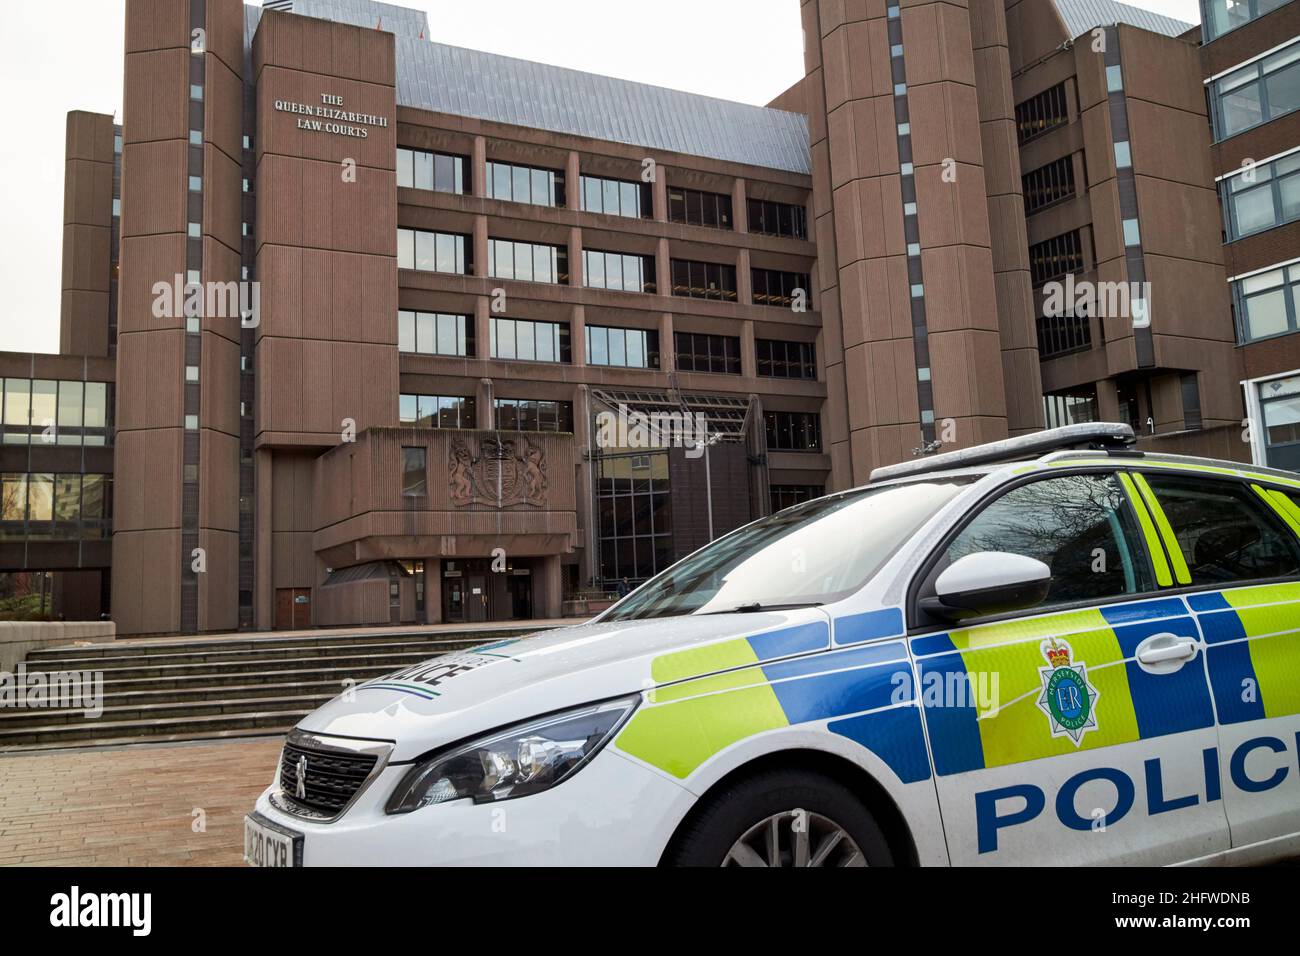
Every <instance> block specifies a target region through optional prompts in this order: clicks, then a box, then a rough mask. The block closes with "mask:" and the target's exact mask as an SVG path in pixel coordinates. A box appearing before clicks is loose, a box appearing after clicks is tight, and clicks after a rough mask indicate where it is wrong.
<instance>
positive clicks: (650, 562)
mask: <svg viewBox="0 0 1300 956" xmlns="http://www.w3.org/2000/svg"><path fill="white" fill-rule="evenodd" d="M596 504H597V508H598V517H597V527H598V528H599V533H600V576H601V578H602V579H603V580H604V582H605V584H606V586H613V585H616V584H617V583H618V582H620V581H622V580H623V579H624V578H627V579H628V581H629V582H631V583H638V582H641V581H644V580H646V579H647V578H650V577H653V576H654V575H656V574H658V573H659V572H660V571H663V570H664V569H665V568H667V567H668V566H669V565H671V564H672V563H673V509H672V498H671V495H670V494H669V479H668V453H667V452H665V451H653V452H650V453H648V454H634V455H633V454H629V455H610V456H606V457H602V458H601V459H600V464H599V471H598V473H597V487H596Z"/></svg>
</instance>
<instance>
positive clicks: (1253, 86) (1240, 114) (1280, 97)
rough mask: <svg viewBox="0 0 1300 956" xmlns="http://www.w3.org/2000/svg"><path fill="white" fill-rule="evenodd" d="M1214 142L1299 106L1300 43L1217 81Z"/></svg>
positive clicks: (1212, 95) (1213, 102)
mask: <svg viewBox="0 0 1300 956" xmlns="http://www.w3.org/2000/svg"><path fill="white" fill-rule="evenodd" d="M1210 103H1211V105H1212V107H1213V110H1214V134H1215V139H1220V140H1221V139H1227V138H1228V137H1229V136H1235V135H1236V134H1237V133H1240V132H1242V131H1243V130H1248V129H1250V128H1251V127H1254V126H1259V125H1260V124H1261V123H1267V122H1268V121H1269V120H1272V119H1276V118H1277V117H1279V116H1282V115H1284V114H1286V113H1290V112H1291V111H1292V110H1293V109H1295V108H1296V107H1297V106H1300V43H1293V44H1291V45H1290V46H1288V47H1287V48H1286V49H1284V50H1279V51H1278V52H1277V53H1274V54H1273V55H1271V56H1266V57H1264V58H1263V59H1262V60H1258V61H1256V62H1255V63H1252V64H1250V65H1249V66H1244V67H1242V68H1241V69H1240V70H1234V71H1233V72H1231V73H1229V74H1228V75H1227V76H1224V77H1221V78H1220V79H1218V80H1215V81H1214V83H1213V85H1212V86H1211V87H1210Z"/></svg>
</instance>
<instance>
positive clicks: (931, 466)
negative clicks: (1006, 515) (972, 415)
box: [871, 422, 1137, 483]
mask: <svg viewBox="0 0 1300 956" xmlns="http://www.w3.org/2000/svg"><path fill="white" fill-rule="evenodd" d="M1136 442H1137V436H1136V435H1135V434H1134V433H1133V429H1132V428H1131V427H1130V426H1128V425H1122V424H1119V423H1116V422H1084V423H1081V424H1078V425H1065V426H1063V427H1061V428H1049V429H1047V430H1046V431H1041V432H1034V433H1033V434H1030V435H1020V436H1018V437H1016V438H1008V439H1005V440H1004V441H995V442H990V443H989V444H987V445H976V446H975V447H973V448H963V449H961V450H960V451H950V452H947V453H946V454H943V455H932V456H930V457H927V458H920V459H918V460H916V461H905V462H902V463H901V464H897V465H886V466H884V467H882V468H876V469H874V470H873V471H872V472H871V482H872V483H874V482H877V481H888V480H890V479H892V478H904V477H907V476H908V475H922V474H926V473H927V472H931V471H944V470H948V469H952V468H971V467H975V466H977V465H994V464H1000V463H1003V462H1012V461H1024V460H1027V459H1034V458H1039V457H1041V456H1043V455H1047V454H1051V453H1052V452H1058V451H1065V450H1067V449H1075V450H1091V451H1112V450H1114V451H1122V450H1129V449H1131V448H1132V446H1133V445H1134V444H1135V443H1136Z"/></svg>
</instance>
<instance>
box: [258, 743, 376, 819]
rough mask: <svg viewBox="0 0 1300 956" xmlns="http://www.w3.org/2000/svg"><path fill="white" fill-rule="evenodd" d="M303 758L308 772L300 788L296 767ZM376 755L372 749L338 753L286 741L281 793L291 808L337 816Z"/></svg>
mask: <svg viewBox="0 0 1300 956" xmlns="http://www.w3.org/2000/svg"><path fill="white" fill-rule="evenodd" d="M303 758H305V759H306V761H307V765H306V766H307V772H306V774H305V776H304V779H303V786H302V789H301V790H300V789H299V787H298V767H299V765H300V762H301V761H302V760H303ZM378 759H379V758H378V757H377V756H376V755H375V754H373V753H340V752H339V751H337V750H321V749H317V748H314V747H309V746H304V745H302V744H300V743H293V742H286V743H285V745H284V752H283V753H282V754H281V755H280V790H281V791H282V793H281V796H282V797H283V798H284V800H285V802H286V803H288V804H289V807H290V808H291V809H295V810H305V811H307V813H308V814H309V815H312V816H320V815H323V816H326V817H335V816H338V814H340V813H342V812H343V810H344V808H345V807H347V805H348V804H349V803H350V802H351V801H352V798H353V797H355V796H356V795H357V792H358V791H359V790H360V789H361V787H362V786H363V785H364V784H365V782H366V780H368V779H369V777H370V774H371V772H372V771H373V770H374V769H375V761H376V760H378Z"/></svg>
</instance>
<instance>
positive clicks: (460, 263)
mask: <svg viewBox="0 0 1300 956" xmlns="http://www.w3.org/2000/svg"><path fill="white" fill-rule="evenodd" d="M473 250H474V241H473V239H472V238H471V237H469V236H466V235H462V234H460V233H454V232H425V231H423V230H420V229H398V230H397V267H398V268H399V269H416V270H418V271H420V272H449V273H453V274H455V275H469V274H470V273H471V272H473V267H474V254H473Z"/></svg>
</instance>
